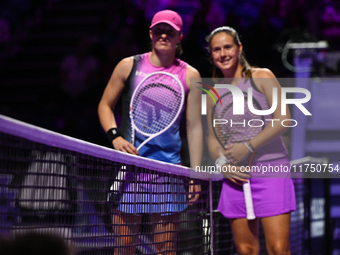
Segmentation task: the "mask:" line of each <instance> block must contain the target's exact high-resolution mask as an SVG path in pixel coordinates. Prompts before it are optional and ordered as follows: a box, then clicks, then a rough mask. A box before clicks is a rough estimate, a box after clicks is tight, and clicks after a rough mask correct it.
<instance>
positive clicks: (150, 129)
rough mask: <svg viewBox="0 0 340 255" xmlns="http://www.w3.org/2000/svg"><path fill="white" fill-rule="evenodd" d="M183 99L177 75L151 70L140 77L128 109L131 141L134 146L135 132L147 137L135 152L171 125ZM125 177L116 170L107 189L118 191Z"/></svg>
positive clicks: (124, 172) (175, 118)
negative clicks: (114, 176) (151, 71)
mask: <svg viewBox="0 0 340 255" xmlns="http://www.w3.org/2000/svg"><path fill="white" fill-rule="evenodd" d="M184 99H185V92H184V87H183V85H182V83H181V82H180V80H179V79H178V78H177V77H176V76H174V75H172V74H170V73H167V72H154V73H151V74H149V75H147V76H146V77H144V78H143V80H142V81H141V82H140V83H139V84H138V85H137V87H136V89H135V90H134V92H133V94H132V97H131V101H130V109H129V110H130V113H129V114H130V120H131V143H132V144H133V145H134V142H135V131H137V132H139V133H140V134H142V135H144V136H145V137H147V139H145V140H144V141H143V142H142V143H141V144H140V145H139V146H138V148H137V150H138V151H139V150H140V149H141V148H142V147H143V146H144V145H145V144H146V143H148V142H149V141H150V140H151V139H153V138H155V137H156V136H159V135H160V134H162V133H164V132H165V131H166V130H168V129H169V128H170V127H171V126H172V124H173V123H174V122H175V121H176V120H177V118H178V116H179V115H180V113H181V111H182V108H183V105H184ZM125 178H126V171H123V170H119V171H118V174H117V176H116V180H115V181H114V183H113V184H112V186H111V188H110V189H111V190H112V191H113V192H115V193H117V192H119V191H120V189H121V185H122V182H123V181H124V180H125Z"/></svg>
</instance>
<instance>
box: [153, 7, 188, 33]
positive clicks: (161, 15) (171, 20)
mask: <svg viewBox="0 0 340 255" xmlns="http://www.w3.org/2000/svg"><path fill="white" fill-rule="evenodd" d="M159 23H166V24H169V25H170V26H172V27H173V28H174V29H175V30H177V31H181V30H182V26H183V22H182V18H181V16H179V14H178V13H177V12H174V11H170V10H165V11H160V12H157V13H156V14H155V15H154V16H153V18H152V21H151V26H150V28H153V27H154V26H156V25H157V24H159Z"/></svg>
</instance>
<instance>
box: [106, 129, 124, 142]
mask: <svg viewBox="0 0 340 255" xmlns="http://www.w3.org/2000/svg"><path fill="white" fill-rule="evenodd" d="M118 136H122V134H121V133H120V131H119V129H118V128H110V129H109V130H108V131H107V132H106V137H107V139H108V140H109V142H110V143H112V141H113V140H114V139H116V138H117V137H118Z"/></svg>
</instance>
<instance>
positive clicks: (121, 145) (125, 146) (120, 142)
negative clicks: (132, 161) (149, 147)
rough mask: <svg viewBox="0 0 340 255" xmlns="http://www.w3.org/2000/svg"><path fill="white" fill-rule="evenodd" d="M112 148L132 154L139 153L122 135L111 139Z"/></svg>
mask: <svg viewBox="0 0 340 255" xmlns="http://www.w3.org/2000/svg"><path fill="white" fill-rule="evenodd" d="M112 145H113V148H115V149H116V150H118V151H122V152H126V153H130V154H133V155H137V156H138V155H139V153H138V150H137V149H136V147H135V146H133V145H132V144H131V143H130V142H128V141H126V140H125V139H124V138H123V137H121V136H118V137H117V138H116V139H114V140H113V141H112Z"/></svg>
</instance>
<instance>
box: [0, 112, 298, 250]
mask: <svg viewBox="0 0 340 255" xmlns="http://www.w3.org/2000/svg"><path fill="white" fill-rule="evenodd" d="M119 173H123V174H121V176H124V178H120V177H119V176H120V175H119ZM215 175H216V177H215V178H214V179H211V178H210V177H211V175H210V174H209V173H198V172H195V171H194V170H190V169H188V168H185V167H181V166H175V165H170V164H166V163H162V162H157V161H152V160H149V159H145V158H141V157H136V156H132V155H128V154H124V153H120V152H117V151H114V150H111V149H108V148H104V147H101V146H97V145H94V144H90V143H87V142H84V141H80V140H77V139H72V138H70V137H66V136H62V135H59V134H56V133H53V132H50V131H48V130H44V129H41V128H38V127H35V126H31V125H28V124H25V123H22V122H18V121H16V120H13V119H10V118H7V117H4V116H0V198H1V203H0V235H1V236H15V235H17V234H23V233H28V232H31V231H34V232H39V233H52V234H56V235H59V236H61V237H62V238H63V239H64V240H66V241H67V242H68V243H69V244H70V245H72V246H73V247H75V248H76V251H77V252H78V253H79V254H124V252H131V254H183V255H184V254H212V251H213V254H235V252H236V250H235V247H234V243H233V239H232V233H231V229H230V225H229V220H228V219H226V218H224V217H223V216H222V215H221V214H220V213H219V212H218V211H217V210H216V208H217V203H218V199H219V195H220V190H221V176H220V175H218V174H215ZM191 180H194V182H193V183H192V182H191ZM211 180H212V181H211ZM117 181H118V183H119V184H120V188H119V189H115V187H114V184H115V182H117ZM294 182H295V188H296V191H297V192H296V195H297V203H298V206H297V208H300V210H297V211H296V212H294V213H293V214H292V225H291V248H292V254H301V253H300V251H302V250H303V224H304V214H303V212H302V213H301V209H303V206H304V201H303V194H304V191H303V190H304V183H303V180H302V179H294ZM211 184H212V185H211ZM193 185H200V186H201V190H200V191H196V192H194V193H192V192H190V190H191V187H192V186H193ZM209 185H210V186H209ZM121 191H124V192H121ZM196 194H197V195H199V198H198V199H197V200H196V201H195V202H192V203H191V202H190V197H192V196H194V195H196ZM210 197H211V198H212V200H210ZM210 202H211V203H210ZM212 240H213V241H212ZM261 246H262V249H265V245H264V236H263V234H261ZM261 253H262V251H261ZM262 254H265V253H262Z"/></svg>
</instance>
